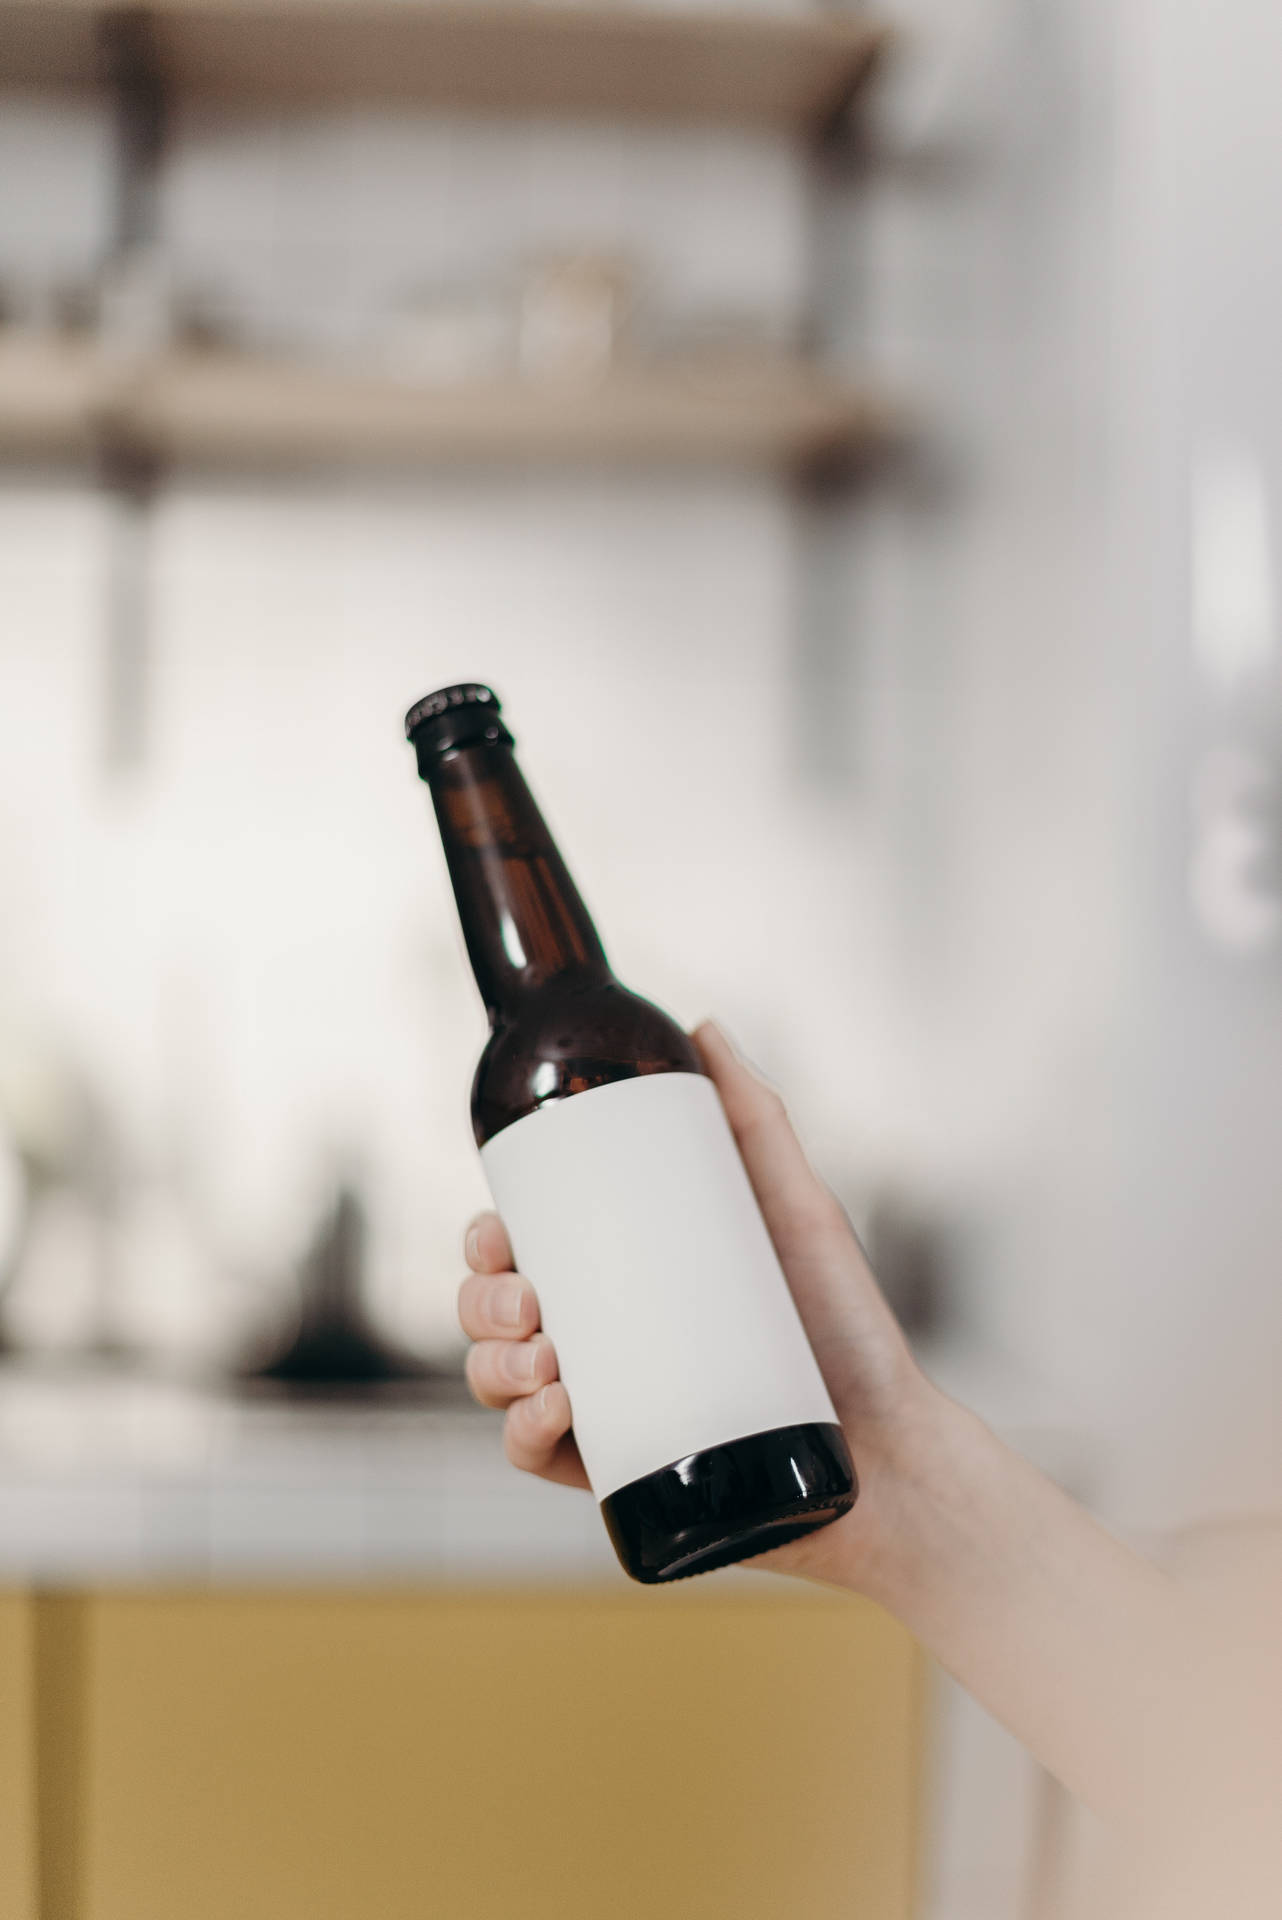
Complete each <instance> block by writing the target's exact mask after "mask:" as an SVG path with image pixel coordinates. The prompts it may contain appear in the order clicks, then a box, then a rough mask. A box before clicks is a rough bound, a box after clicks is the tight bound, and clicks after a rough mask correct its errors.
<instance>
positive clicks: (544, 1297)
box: [406, 685, 855, 1582]
mask: <svg viewBox="0 0 1282 1920" xmlns="http://www.w3.org/2000/svg"><path fill="white" fill-rule="evenodd" d="M406 733H407V736H408V737H409V739H410V740H411V741H412V743H413V745H414V748H415V751H416V754H417V757H418V769H419V773H420V775H421V776H422V778H423V779H424V780H425V781H427V783H428V785H429V787H430V788H431V793H432V799H433V802H434V805H435V809H436V816H437V821H438V824H439V826H440V830H441V838H442V841H443V843H444V847H445V855H446V860H447V863H448V867H449V873H450V879H451V881H452V883H453V886H454V893H455V898H456V900H457V902H458V910H459V918H460V920H461V922H462V928H463V935H464V939H465V941H466V943H467V950H468V955H469V957H470V959H471V962H472V968H473V971H474V973H475V975H476V980H477V985H478V986H479V988H480V991H481V995H482V998H483V1000H484V1002H485V1005H486V1008H487V1009H488V1012H489V1017H490V1027H491V1032H490V1038H489V1041H488V1042H487V1044H486V1047H485V1049H484V1051H483V1053H482V1055H481V1059H480V1063H479V1065H478V1067H477V1070H476V1076H475V1080H474V1082H473V1087H472V1122H473V1128H474V1131H475V1135H476V1141H477V1145H478V1147H480V1148H481V1150H482V1159H483V1161H484V1163H485V1166H486V1171H487V1173H488V1175H489V1177H490V1182H491V1186H492V1187H493V1188H494V1190H495V1199H496V1202H497V1204H498V1205H499V1210H500V1212H502V1213H503V1214H504V1217H505V1219H506V1220H507V1224H508V1227H509V1230H510V1231H511V1233H512V1237H513V1244H514V1249H515V1253H516V1258H517V1261H518V1263H519V1264H520V1265H521V1266H522V1268H523V1270H524V1271H525V1272H527V1273H528V1274H529V1277H530V1278H531V1280H532V1281H533V1282H534V1284H535V1285H536V1287H538V1289H539V1293H540V1298H541V1301H542V1304H543V1311H544V1324H545V1326H546V1328H547V1330H548V1332H549V1334H550V1335H551V1336H552V1338H553V1340H554V1341H555V1343H556V1345H557V1349H558V1353H559V1354H560V1357H561V1369H562V1375H563V1377H564V1379H565V1384H566V1387H567V1389H568V1391H569V1394H570V1401H571V1406H572V1407H573V1408H574V1409H575V1430H576V1435H577V1437H578V1439H579V1443H580V1448H581V1450H582V1452H583V1454H584V1459H585V1463H586V1465H587V1467H588V1472H589V1476H590V1477H591V1479H592V1483H593V1487H594V1489H595V1491H596V1493H597V1496H598V1498H599V1499H600V1500H601V1506H602V1512H603V1514H604V1517H605V1521H606V1525H607V1527H608V1529H609V1532H610V1536H611V1538H612V1540H613V1542H614V1545H615V1548H616V1550H617V1552H618V1555H619V1558H620V1560H621V1561H622V1563H623V1565H624V1567H625V1568H626V1570H627V1571H628V1572H629V1573H630V1574H631V1575H632V1576H633V1577H634V1578H635V1579H638V1580H642V1581H646V1582H655V1581H660V1580H670V1579H675V1578H678V1577H681V1576H683V1575H686V1574H691V1573H699V1572H703V1571H705V1570H707V1569H710V1568H712V1567H715V1566H721V1565H725V1564H727V1563H728V1562H730V1561H734V1560H741V1559H745V1558H747V1557H749V1556H750V1555H752V1554H755V1553H760V1552H763V1551H764V1550H765V1549H766V1548H767V1547H769V1546H774V1545H779V1544H782V1542H783V1541H784V1540H788V1539H794V1538H796V1537H798V1536H799V1535H801V1534H803V1533H807V1532H810V1531H812V1530H813V1529H814V1528H816V1527H819V1526H823V1525H825V1524H827V1522H829V1521H830V1520H833V1519H835V1518H837V1517H838V1515H839V1514H841V1513H844V1512H845V1511H847V1510H848V1508H849V1507H850V1506H851V1504H852V1502H853V1500H854V1498H855V1479H854V1471H853V1468H852V1465H851V1461H850V1456H849V1453H848V1451H847V1448H846V1444H845V1440H844V1438H843V1436H842V1434H841V1430H840V1428H839V1427H838V1426H837V1424H836V1421H835V1416H834V1415H833V1414H832V1410H831V1404H830V1403H829V1402H828V1401H827V1396H826V1393H824V1392H823V1389H822V1384H821V1383H819V1381H818V1372H817V1368H815V1367H814V1362H813V1358H812V1357H811V1356H810V1354H809V1349H808V1347H806V1346H805V1344H804V1335H803V1334H801V1333H800V1326H799V1322H797V1321H796V1318H795V1312H794V1311H793V1309H792V1307H791V1302H790V1300H787V1299H786V1283H784V1282H783V1280H782V1276H781V1275H779V1274H778V1268H777V1262H776V1261H775V1260H774V1256H773V1251H772V1250H771V1249H770V1248H769V1243H768V1238H767V1236H766V1235H765V1230H764V1227H763V1226H762V1225H761V1222H760V1216H759V1214H758V1213H757V1211H756V1208H755V1202H753V1201H752V1200H751V1196H750V1193H749V1191H748V1189H747V1182H746V1178H745V1177H744V1176H743V1173H742V1168H741V1167H740V1165H739V1163H738V1159H737V1155H735V1154H734V1151H733V1147H732V1146H730V1145H729V1144H728V1143H729V1135H728V1131H727V1130H726V1129H725V1125H724V1119H723V1117H722V1115H721V1112H720V1107H719V1104H718V1103H717V1102H716V1100H715V1095H714V1094H713V1093H712V1092H711V1090H710V1088H709V1085H708V1083H707V1082H706V1080H705V1079H704V1078H703V1077H702V1067H701V1064H700V1060H699V1056H698V1053H697V1051H696V1050H695V1048H694V1046H693V1044H692V1043H691V1041H690V1039H689V1037H688V1035H687V1034H685V1033H684V1032H683V1030H682V1029H681V1027H680V1026H678V1025H677V1023H676V1022H675V1021H673V1020H672V1019H670V1018H669V1017H668V1015H667V1014H665V1013H663V1012H661V1011H660V1010H659V1008H657V1007H655V1006H653V1005H652V1004H651V1003H650V1002H649V1001H647V1000H643V999H641V998H640V997H639V996H638V995H637V994H634V993H631V992H630V991H629V990H628V989H627V988H626V987H624V986H623V985H622V984H621V983H620V982H619V981H618V980H616V979H615V977H614V975H613V974H612V973H611V971H610V967H609V964H608V962H607V960H606V957H605V953H604V951H603V949H602V946H601V942H600V940H599V938H598V936H597V933H596V929H595V928H594V926H593V924H592V921H591V919H590V918H589V916H588V913H587V910H586V908H585V907H584V904H583V901H582V899H581V898H580V896H579V893H578V890H577V889H576V887H575V885H574V882H573V880H572V879H571V878H570V875H569V872H568V871H567V869H566V866H565V863H564V861H563V860H562V858H561V856H560V853H559V852H558V850H557V847H556V843H555V842H554V840H553V839H552V836H551V834H550V833H549V831H548V829H547V826H546V824H545V823H544V820H543V818H542V815H541V814H540V812H539V809H538V807H537V805H536V804H535V802H534V799H533V797H532V796H531V794H530V791H529V788H528V787H527V786H526V784H525V781H524V779H523V778H522V776H521V772H520V769H519V768H518V766H517V764H516V759H515V756H514V753H513V740H512V736H511V734H510V733H509V732H508V731H507V729H506V727H505V726H504V725H503V722H502V720H501V719H500V716H499V702H498V700H497V699H496V698H495V696H494V694H493V693H492V692H491V691H490V689H489V688H488V687H483V686H476V685H464V686H456V687H447V688H444V689H443V690H442V691H440V692H439V693H435V694H431V695H429V696H428V697H427V698H426V699H424V700H420V701H419V702H418V703H417V705H415V706H414V707H412V708H411V710H410V712H409V714H408V715H407V716H406ZM653 1076H680V1078H679V1079H677V1078H672V1079H666V1080H665V1082H664V1084H663V1085H662V1086H657V1087H656V1086H649V1087H644V1088H642V1087H639V1086H638V1085H637V1083H638V1082H640V1081H643V1080H649V1079H650V1078H651V1077H653ZM687 1076H694V1077H695V1078H696V1079H697V1081H698V1084H697V1085H696V1084H694V1082H693V1081H692V1080H691V1079H690V1078H687ZM624 1083H628V1085H625V1084H624ZM629 1086H630V1087H631V1089H632V1090H631V1091H629V1090H628V1087H629ZM607 1089H609V1091H606V1090H607ZM577 1096H587V1098H586V1099H585V1100H583V1101H580V1100H579V1099H578V1097H577ZM571 1104H572V1106H573V1111H572V1112H567V1111H566V1109H567V1108H568V1107H570V1106H571ZM535 1116H540V1117H538V1118H535ZM722 1135H724V1140H723V1139H722ZM701 1156H706V1158H707V1164H706V1165H704V1164H703V1159H702V1158H701ZM718 1208H720V1209H721V1210H722V1211H721V1212H720V1213H719V1212H718V1211H717V1209H718ZM749 1209H750V1210H751V1217H749V1211H748V1210H749ZM699 1247H702V1248H703V1249H704V1252H703V1254H702V1256H701V1257H699V1258H696V1252H695V1250H696V1249H698V1248H699ZM737 1248H739V1249H741V1264H742V1268H743V1276H744V1277H743V1287H744V1297H743V1299H742V1300H740V1298H739V1296H738V1293H737V1292H736V1288H737V1287H738V1285H739V1277H738V1274H737V1272H736V1266H735V1262H736V1252H735V1250H736V1249H737ZM711 1267H716V1268H717V1269H718V1271H717V1273H716V1274H715V1275H714V1276H713V1277H712V1280H711V1283H710V1284H712V1285H713V1286H714V1288H716V1289H719V1293H718V1297H717V1302H716V1303H714V1302H712V1301H711V1300H705V1299H703V1298H702V1291H703V1289H704V1287H705V1285H706V1284H709V1282H708V1274H709V1269H710V1268H711ZM767 1269H769V1271H768V1270H767ZM753 1288H755V1290H756V1291H755V1294H754V1292H753V1291H752V1289H753ZM754 1311H755V1312H757V1313H758V1314H759V1315H760V1316H761V1323H760V1325H759V1326H758V1325H757V1324H756V1323H755V1322H754V1319H753V1315H754ZM718 1315H719V1317H720V1319H721V1320H722V1321H723V1322H724V1321H725V1320H726V1319H727V1318H728V1319H730V1320H731V1321H736V1320H737V1323H738V1324H739V1325H741V1326H743V1327H744V1328H745V1331H744V1334H743V1340H744V1342H746V1344H745V1345H744V1346H743V1352H742V1355H741V1357H740V1371H739V1374H737V1375H735V1376H734V1377H732V1378H729V1379H727V1378H725V1377H724V1369H725V1368H726V1367H733V1366H734V1365H735V1355H734V1353H732V1352H731V1353H726V1352H723V1347H724V1340H723V1339H722V1338H721V1337H720V1336H718V1339H717V1342H716V1345H715V1349H714V1347H713V1345H712V1344H711V1341H710V1334H709V1331H708V1328H709V1323H710V1322H711V1321H712V1320H714V1319H716V1318H717V1317H718ZM767 1323H768V1324H767ZM754 1342H755V1344H754ZM732 1344H733V1343H732ZM781 1350H783V1351H786V1354H787V1356H788V1366H786V1367H785V1366H784V1365H783V1363H782V1362H780V1361H778V1360H777V1356H778V1354H779V1352H780V1351H781ZM767 1352H768V1353H769V1354H770V1358H769V1359H768V1360H767V1359H766V1358H764V1357H763V1356H764V1355H765V1354H766V1353H767ZM704 1363H706V1364H704ZM629 1364H631V1366H632V1367H633V1368H634V1370H639V1372H636V1373H635V1377H634V1378H632V1379H631V1380H630V1381H629V1380H627V1379H625V1380H624V1381H623V1382H622V1384H620V1381H619V1379H618V1375H619V1373H620V1372H621V1371H622V1372H623V1373H625V1374H626V1372H627V1368H628V1365H629ZM776 1364H777V1365H779V1366H780V1367H781V1369H782V1371H783V1372H784V1373H785V1374H787V1376H788V1377H787V1378H786V1379H785V1380H783V1381H781V1383H780V1385H779V1387H778V1391H776V1390H775V1383H774V1381H773V1380H772V1379H771V1378H769V1377H767V1372H766V1369H767V1368H768V1367H770V1366H774V1365H776ZM812 1375H813V1378H812ZM651 1407H652V1408H653V1411H652V1412H651V1411H649V1410H648V1409H649V1408H651ZM580 1408H582V1409H583V1418H582V1420H581V1419H580ZM772 1409H774V1410H776V1411H778V1410H779V1409H787V1410H789V1412H790V1413H791V1414H796V1413H798V1412H800V1413H804V1414H805V1415H806V1416H807V1417H805V1418H793V1417H789V1418H788V1419H787V1420H786V1421H784V1420H782V1419H781V1420H780V1421H779V1422H778V1423H776V1422H775V1421H774V1420H773V1419H771V1418H770V1414H771V1410H772ZM811 1415H815V1416H817V1417H809V1416H811ZM647 1423H650V1424H649V1425H647ZM651 1436H652V1437H651ZM688 1439H697V1440H698V1441H699V1442H700V1444H698V1445H694V1446H692V1447H689V1448H688V1449H687V1445H686V1442H687V1440H688ZM638 1467H643V1468H644V1471H636V1469H637V1468H638ZM620 1475H623V1476H624V1477H623V1478H622V1479H620Z"/></svg>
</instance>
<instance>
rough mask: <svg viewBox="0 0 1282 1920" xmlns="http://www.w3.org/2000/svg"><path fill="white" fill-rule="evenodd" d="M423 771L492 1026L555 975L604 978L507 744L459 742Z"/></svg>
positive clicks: (572, 890)
mask: <svg viewBox="0 0 1282 1920" xmlns="http://www.w3.org/2000/svg"><path fill="white" fill-rule="evenodd" d="M426 771H427V777H428V782H429V785H430V786H431V790H432V801H433V804H434V806H435V808H436V818H437V823H438V825H439V826H440V830H441V839H442V841H443V842H444V845H445V858H446V862H447V864H448V866H449V872H450V879H451V881H452V882H453V885H454V896H455V899H456V900H457V901H458V910H459V919H460V921H461V922H462V926H463V938H464V940H465V941H466V943H467V951H468V957H469V958H470V960H471V962H472V971H473V972H474V973H475V975H476V984H477V986H478V987H479V988H480V990H481V998H482V999H483V1000H484V1002H485V1005H486V1007H487V1008H488V1009H489V1014H490V1021H491V1024H493V1023H495V1022H496V1021H498V1020H500V1019H502V1018H503V1017H504V1016H507V1015H510V1014H511V1013H512V1012H513V1011H514V1010H515V1008H516V1006H517V1005H518V1003H519V1002H520V1001H521V1000H522V999H523V998H525V997H527V996H528V995H530V994H531V993H536V992H537V991H538V990H539V989H540V988H542V987H545V986H547V985H548V984H549V983H550V982H552V981H554V980H555V981H559V982H567V983H568V982H569V981H570V980H572V979H573V978H574V976H576V975H580V976H582V979H583V981H584V984H587V983H589V982H595V981H604V980H608V979H609V978H610V969H609V965H608V963H607V961H606V957H605V953H604V951H603V949H602V946H601V942H600V940H599V939H598V937H597V931H596V928H595V927H594V926H593V924H592V921H591V919H590V918H589V916H588V911H587V908H586V907H585V906H584V904H583V901H582V900H581V899H580V897H579V892H578V889H577V887H576V886H575V884H574V882H573V880H572V879H571V878H570V875H569V872H568V871H567V869H566V865H565V862H564V861H563V860H562V858H561V855H560V854H559V852H558V851H557V846H556V842H555V841H554V840H553V838H552V835H551V834H550V833H549V832H548V829H547V826H546V824H545V822H544V819H543V816H542V814H541V813H540V812H539V809H538V807H537V805H536V804H535V801H534V797H533V795H532V794H531V792H530V790H529V788H528V787H527V786H526V784H525V781H524V778H523V777H522V774H521V770H520V768H519V767H518V766H517V764H516V758H515V755H514V754H513V752H512V749H511V747H510V746H509V745H507V744H506V743H502V742H496V743H491V742H489V741H484V742H477V744H476V745H474V746H463V747H459V748H457V749H455V750H454V751H452V752H447V753H443V754H441V755H440V756H439V758H437V759H436V760H435V761H434V763H433V764H432V765H431V766H430V767H429V768H428V769H426Z"/></svg>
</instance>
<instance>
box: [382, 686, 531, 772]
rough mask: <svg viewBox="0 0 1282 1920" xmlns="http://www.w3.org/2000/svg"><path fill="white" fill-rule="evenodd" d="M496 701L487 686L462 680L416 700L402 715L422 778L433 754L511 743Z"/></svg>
mask: <svg viewBox="0 0 1282 1920" xmlns="http://www.w3.org/2000/svg"><path fill="white" fill-rule="evenodd" d="M500 704H501V703H500V701H499V697H498V695H497V694H496V693H494V692H493V691H492V689H491V688H489V687H483V686H480V685H478V684H476V683H475V682H473V681H465V682H463V683H462V684H461V685H459V686H456V687H441V688H440V689H439V690H438V691H437V692H436V693H429V694H425V695H424V697H423V698H422V699H421V700H416V701H415V703H414V705H413V706H412V707H411V708H410V710H409V712H408V713H407V714H406V716H405V738H406V739H407V740H409V741H411V742H412V744H413V747H414V751H415V753H416V754H417V755H418V770H419V774H420V775H421V777H422V778H423V779H424V780H426V778H427V774H428V768H429V766H430V764H431V762H432V760H433V759H434V758H435V757H436V755H437V754H441V753H448V752H450V750H451V749H452V748H454V747H469V746H479V745H493V746H497V745H499V744H500V743H501V744H502V745H504V746H509V747H510V746H512V745H514V744H515V743H514V742H513V739H512V736H511V734H510V733H509V732H508V730H507V728H506V727H505V726H504V725H503V722H502V721H501V720H500V719H499V711H500Z"/></svg>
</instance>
